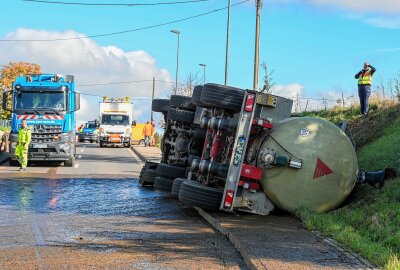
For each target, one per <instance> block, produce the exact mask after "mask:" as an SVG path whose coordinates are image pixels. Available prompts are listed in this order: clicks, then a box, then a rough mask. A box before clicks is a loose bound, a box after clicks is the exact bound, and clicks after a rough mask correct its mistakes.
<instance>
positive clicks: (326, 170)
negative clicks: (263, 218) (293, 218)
mask: <svg viewBox="0 0 400 270" xmlns="http://www.w3.org/2000/svg"><path fill="white" fill-rule="evenodd" d="M262 149H269V150H273V151H275V152H276V153H277V154H279V155H282V156H287V157H291V158H292V160H298V159H300V160H302V168H300V169H294V168H290V167H288V166H286V167H273V168H265V169H264V171H263V179H262V187H263V189H264V191H265V192H266V194H267V195H268V197H269V198H270V199H271V200H272V201H273V202H274V203H275V204H276V205H277V206H278V207H279V208H281V209H284V210H286V211H289V212H292V213H294V212H295V211H296V210H297V209H299V208H301V207H307V208H309V209H311V210H313V211H316V212H326V211H329V210H331V209H334V208H337V207H338V206H339V205H340V204H341V203H343V201H344V200H345V199H346V198H347V197H348V196H349V194H350V193H351V191H352V189H353V187H354V185H355V182H356V176H357V173H358V163H357V156H356V153H355V150H354V147H353V145H352V144H351V142H350V140H349V138H348V137H347V136H346V135H345V134H344V133H343V132H342V131H341V130H340V129H339V128H338V127H336V126H335V125H334V124H332V123H330V122H328V121H325V120H322V119H318V118H308V117H304V118H303V117H301V118H300V117H299V118H290V119H288V120H285V121H283V122H281V123H280V124H279V125H277V126H275V127H274V128H273V129H272V132H271V134H270V137H269V138H268V139H267V140H266V141H265V142H264V143H263V144H262V147H261V150H262Z"/></svg>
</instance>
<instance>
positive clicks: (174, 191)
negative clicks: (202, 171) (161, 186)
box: [171, 178, 187, 197]
mask: <svg viewBox="0 0 400 270" xmlns="http://www.w3.org/2000/svg"><path fill="white" fill-rule="evenodd" d="M186 180H187V179H185V178H176V179H175V180H174V183H173V184H172V189H171V195H172V196H174V197H178V196H179V190H180V189H181V185H182V183H183V182H184V181H186Z"/></svg>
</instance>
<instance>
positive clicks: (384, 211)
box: [299, 106, 400, 270]
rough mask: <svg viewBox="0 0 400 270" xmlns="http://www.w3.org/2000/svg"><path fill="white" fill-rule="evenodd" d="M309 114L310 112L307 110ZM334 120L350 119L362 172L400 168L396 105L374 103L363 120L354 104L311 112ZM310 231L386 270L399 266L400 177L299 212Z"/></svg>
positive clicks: (399, 122)
mask: <svg viewBox="0 0 400 270" xmlns="http://www.w3.org/2000/svg"><path fill="white" fill-rule="evenodd" d="M309 115H310V114H309ZM311 115H313V116H317V117H322V118H326V119H329V120H331V121H333V122H336V123H337V122H338V121H339V120H342V119H347V120H349V121H351V123H350V129H351V130H352V131H353V132H352V133H353V135H354V137H355V138H354V139H355V141H356V144H357V155H358V159H359V166H360V169H361V170H382V169H383V168H385V167H394V168H396V169H397V170H398V171H400V170H399V169H400V164H399V162H400V161H399V160H400V106H391V107H387V108H382V107H379V106H374V107H373V108H372V111H371V112H370V115H369V116H368V117H367V118H362V117H360V116H359V114H358V109H357V108H349V109H334V110H331V111H324V112H314V113H312V114H311ZM299 216H300V217H301V218H302V220H303V221H304V223H305V224H306V226H307V227H308V228H309V229H313V230H318V231H320V232H322V233H323V234H325V235H328V236H330V237H332V238H334V239H336V240H337V241H338V242H340V243H342V244H344V245H346V246H347V247H349V248H351V249H352V250H354V251H356V252H358V253H359V254H361V255H362V256H363V257H365V258H366V259H368V260H369V261H370V262H371V263H373V264H375V265H377V266H379V267H382V268H384V269H387V270H394V269H397V270H398V269H400V178H397V179H394V180H391V181H388V182H387V183H386V185H385V186H384V187H383V188H382V189H381V190H377V189H374V188H372V187H369V186H368V185H365V186H360V187H357V188H356V189H355V190H354V192H353V194H352V196H351V198H350V199H349V200H348V202H347V204H346V205H345V206H343V207H342V208H340V209H338V210H335V211H331V212H329V213H324V214H315V213H311V212H308V211H301V212H300V213H299Z"/></svg>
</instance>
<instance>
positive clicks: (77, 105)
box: [74, 93, 81, 111]
mask: <svg viewBox="0 0 400 270" xmlns="http://www.w3.org/2000/svg"><path fill="white" fill-rule="evenodd" d="M74 98H75V111H79V110H80V109H81V94H80V93H74Z"/></svg>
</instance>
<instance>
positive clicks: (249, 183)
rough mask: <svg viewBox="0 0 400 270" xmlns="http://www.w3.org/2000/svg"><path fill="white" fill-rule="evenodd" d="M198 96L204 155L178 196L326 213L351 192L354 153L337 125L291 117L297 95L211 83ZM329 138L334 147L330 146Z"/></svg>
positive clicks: (223, 206) (260, 210) (263, 210)
mask: <svg viewBox="0 0 400 270" xmlns="http://www.w3.org/2000/svg"><path fill="white" fill-rule="evenodd" d="M194 96H195V95H194V94H193V97H192V99H193V98H194ZM196 96H197V97H196V100H197V102H196V104H197V105H198V106H200V107H202V108H203V116H202V117H200V120H199V121H200V126H201V128H204V129H206V130H207V134H206V138H205V141H204V147H203V152H202V156H201V158H200V159H194V160H193V161H192V162H191V165H190V171H189V173H188V175H187V178H188V180H185V181H183V182H182V184H181V187H180V190H179V199H180V201H181V202H183V203H185V204H188V205H193V206H198V207H201V208H204V209H208V210H223V211H228V212H233V211H244V212H250V213H254V214H259V215H268V214H269V213H270V212H271V211H272V210H273V209H274V207H275V206H277V207H279V208H281V209H283V210H286V211H289V212H295V211H296V210H297V209H298V208H301V207H303V206H305V207H308V208H310V209H311V210H314V211H318V212H324V211H328V210H330V209H333V208H335V207H337V206H338V205H339V204H340V203H342V202H343V201H344V200H345V199H346V198H347V196H348V195H349V194H350V192H351V190H352V189H353V187H354V185H355V181H356V177H357V172H358V166H357V158H356V155H355V151H354V148H353V146H352V144H351V142H350V140H349V139H348V137H347V136H346V135H345V134H344V133H343V132H342V131H341V130H340V129H339V128H338V127H336V126H335V125H333V124H332V123H330V122H327V121H325V120H321V119H315V118H307V117H304V118H290V115H291V110H292V105H293V101H292V100H290V99H287V98H283V97H280V96H275V95H272V94H267V93H260V92H255V91H251V90H242V89H238V88H233V87H227V86H222V85H217V84H206V85H204V86H203V88H202V90H201V95H200V101H201V102H200V104H199V101H198V94H197V95H196ZM282 130H283V132H282ZM314 140H315V143H314ZM330 140H332V143H336V144H337V145H336V146H335V147H331V142H330ZM321 141H322V142H321ZM338 159H339V162H338V161H337V160H338ZM340 159H342V160H340ZM335 160H336V163H335V162H334V161H335ZM338 163H340V164H338ZM343 165H345V166H346V167H344V168H343V169H342V167H343ZM339 168H340V169H339ZM179 181H182V179H180V180H179ZM318 192H320V193H321V194H320V195H315V194H314V196H311V195H312V194H313V193H318ZM310 194H311V195H310ZM308 196H309V197H310V199H308Z"/></svg>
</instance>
